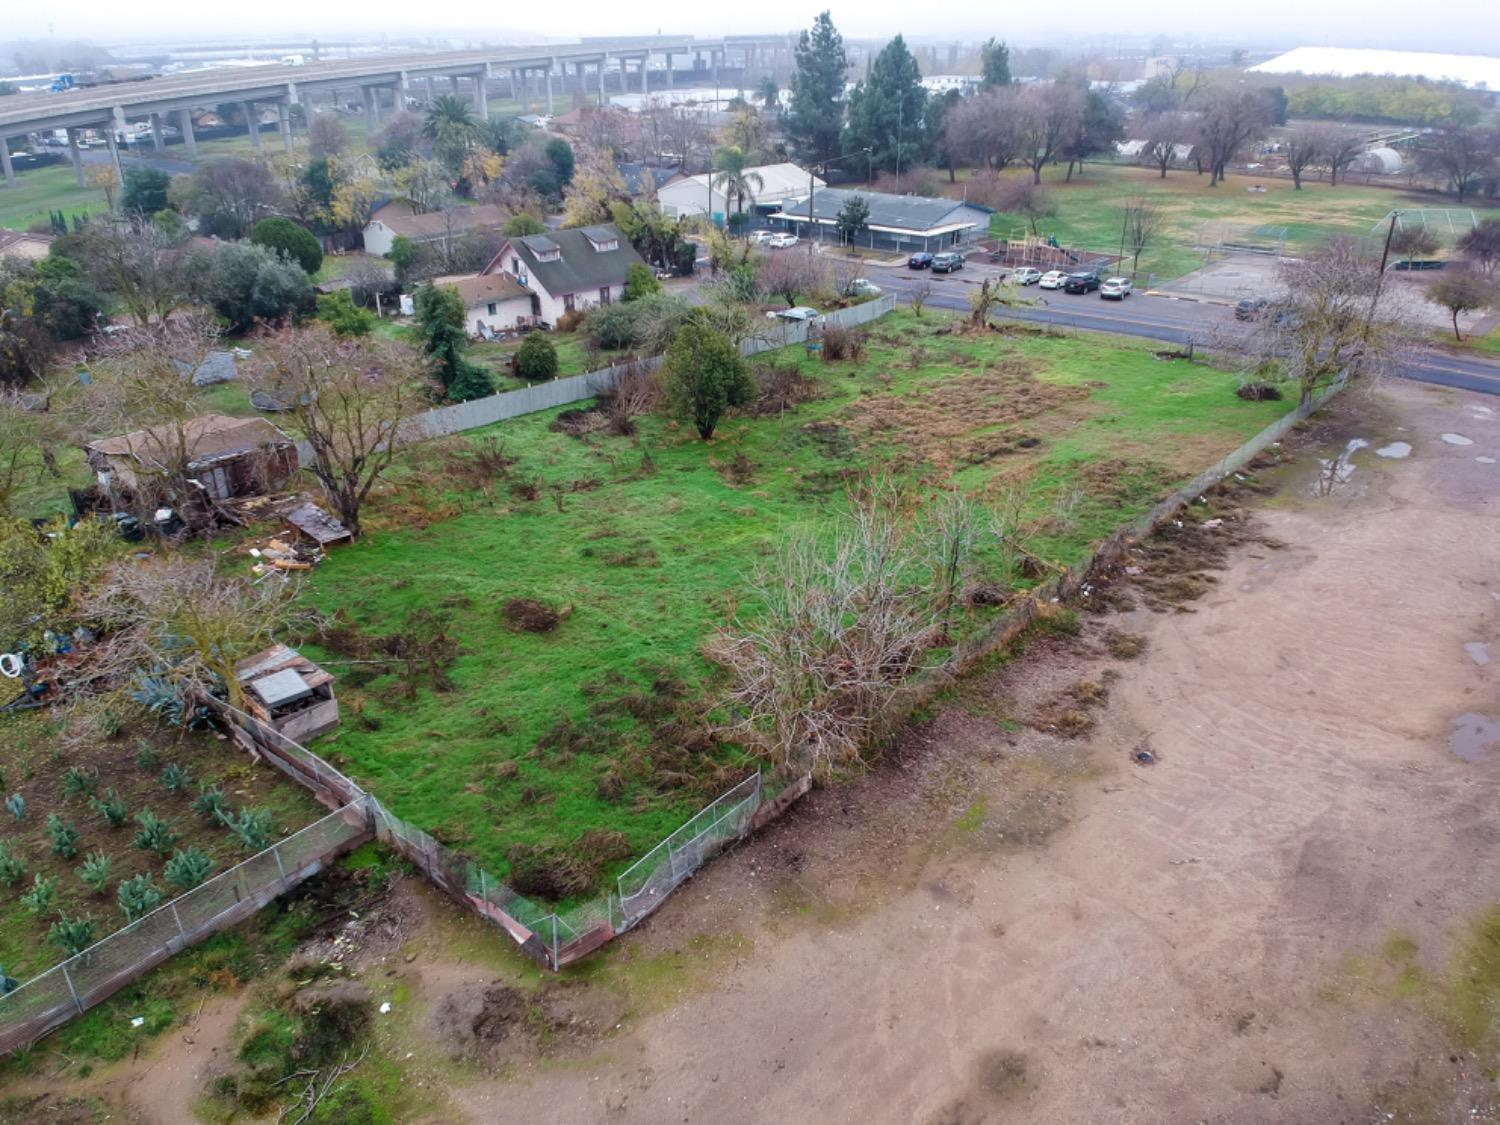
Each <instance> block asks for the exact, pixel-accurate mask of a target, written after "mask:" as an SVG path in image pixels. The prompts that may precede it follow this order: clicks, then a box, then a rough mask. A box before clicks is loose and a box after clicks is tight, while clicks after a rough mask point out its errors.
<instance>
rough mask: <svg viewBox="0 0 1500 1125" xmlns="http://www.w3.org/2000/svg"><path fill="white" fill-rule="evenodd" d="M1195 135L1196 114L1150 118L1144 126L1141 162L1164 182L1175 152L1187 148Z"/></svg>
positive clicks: (1183, 112) (1170, 113) (1176, 113)
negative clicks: (1152, 169) (1158, 174)
mask: <svg viewBox="0 0 1500 1125" xmlns="http://www.w3.org/2000/svg"><path fill="white" fill-rule="evenodd" d="M1197 134H1198V118H1197V115H1196V114H1192V113H1189V112H1187V111H1186V110H1180V109H1173V110H1167V111H1166V112H1165V113H1158V114H1154V115H1153V116H1152V117H1151V118H1150V119H1149V120H1148V121H1147V122H1146V136H1145V144H1144V145H1142V147H1141V159H1142V160H1143V161H1144V162H1145V163H1147V164H1149V165H1150V166H1151V167H1153V168H1155V169H1156V170H1157V171H1158V172H1159V173H1160V174H1161V178H1162V179H1163V180H1165V179H1166V178H1167V169H1169V168H1171V167H1172V164H1173V162H1174V161H1175V160H1176V159H1177V157H1178V150H1179V149H1182V148H1184V147H1191V145H1192V142H1193V139H1194V138H1195V137H1196V136H1197Z"/></svg>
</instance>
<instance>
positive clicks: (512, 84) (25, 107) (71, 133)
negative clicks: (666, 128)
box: [0, 35, 791, 185]
mask: <svg viewBox="0 0 1500 1125" xmlns="http://www.w3.org/2000/svg"><path fill="white" fill-rule="evenodd" d="M790 50H791V40H790V39H789V38H788V37H787V36H785V35H780V36H764V37H756V36H735V37H731V38H726V39H692V38H688V37H683V38H681V39H672V38H662V37H654V38H650V39H639V40H630V39H621V40H601V41H597V42H592V43H587V42H586V43H572V44H546V45H543V46H536V47H496V48H492V49H486V50H477V51H450V52H442V53H437V54H401V55H389V56H374V57H369V58H360V59H339V60H330V61H327V62H315V63H307V64H304V65H301V66H264V67H252V68H236V67H218V68H212V69H207V70H199V71H193V72H191V73H185V74H173V75H167V76H163V77H160V78H155V79H152V80H150V81H144V82H122V83H118V84H115V85H108V86H97V87H91V88H88V89H78V90H68V91H64V92H61V93H50V94H18V95H12V96H11V97H8V98H0V163H3V171H4V182H5V183H6V184H7V185H13V184H14V183H15V182H16V174H15V170H14V168H12V166H11V159H10V150H9V148H8V147H7V145H6V143H5V142H6V141H8V140H9V139H10V138H12V137H22V136H25V135H27V134H29V133H51V132H53V131H54V130H57V129H65V130H67V135H68V148H69V151H70V152H71V154H72V157H73V169H74V174H75V175H76V176H77V178H78V182H79V184H80V185H81V184H82V183H83V161H82V155H81V153H80V152H79V144H78V141H79V133H80V131H81V130H85V129H95V130H99V131H100V132H102V133H103V134H104V136H105V138H106V140H107V142H108V144H109V148H110V155H111V156H112V158H113V159H114V162H115V166H116V170H117V171H118V170H119V162H120V154H119V150H118V148H117V143H116V139H115V133H116V131H117V130H118V131H121V132H124V131H125V129H126V126H127V125H128V124H129V123H130V122H132V121H146V122H149V123H150V126H151V135H152V141H153V143H154V145H155V147H156V149H157V151H158V152H160V151H161V149H162V146H163V140H162V120H163V118H168V119H175V124H176V126H177V128H178V129H179V130H180V131H181V133H182V139H183V144H184V147H185V149H186V152H187V155H188V157H189V159H191V158H192V157H194V156H196V154H197V147H196V143H195V141H194V138H193V122H192V111H193V110H195V109H198V108H202V107H213V106H217V105H220V104H222V103H224V102H239V103H241V104H242V105H243V106H244V107H245V111H246V120H247V121H250V122H252V123H258V122H259V120H260V113H261V109H260V107H264V106H273V105H274V106H275V107H276V110H277V116H278V118H279V121H280V131H281V142H282V144H283V146H285V148H286V149H287V151H291V145H292V117H291V107H292V106H293V105H295V104H297V103H299V102H300V101H302V100H303V99H304V98H307V97H311V96H313V95H315V94H333V93H336V92H338V91H345V90H357V91H359V92H360V95H361V97H362V100H363V102H364V105H365V112H366V114H367V116H368V118H369V121H370V124H371V125H372V126H373V125H375V124H378V122H379V120H380V116H381V113H382V112H383V107H382V101H385V100H388V101H389V102H390V105H391V106H392V108H393V109H398V108H401V107H403V106H404V105H405V104H406V103H405V98H406V96H407V94H408V92H409V90H410V88H411V86H412V85H413V84H414V83H418V82H424V83H425V84H426V88H427V91H428V92H429V93H430V92H431V91H432V89H433V86H432V83H433V82H434V81H435V80H446V81H447V82H448V83H449V84H450V88H451V89H452V90H453V91H454V92H455V93H456V92H458V91H459V90H460V89H467V90H468V91H469V92H470V94H471V96H472V100H473V102H474V105H475V108H476V110H477V112H478V113H479V115H480V116H484V117H487V116H488V115H489V107H488V97H489V88H490V86H491V84H492V83H495V82H497V81H501V82H504V83H505V88H506V90H507V92H508V94H509V95H510V96H511V97H513V98H516V99H517V100H520V101H521V102H522V104H523V106H529V103H530V100H531V97H532V96H533V94H535V96H536V97H537V99H538V102H539V103H540V104H541V105H543V106H545V108H546V111H547V112H548V113H551V112H552V107H553V93H554V86H555V85H556V84H558V83H561V85H562V86H563V88H568V87H570V86H571V88H572V89H573V90H574V91H575V92H577V93H580V94H581V93H584V92H587V91H593V90H597V92H598V94H599V97H600V99H601V100H602V99H603V98H604V97H605V95H606V92H607V87H608V85H609V83H610V79H611V77H613V78H615V79H617V80H618V83H619V90H620V92H624V91H625V90H626V89H627V88H629V87H631V86H632V85H633V86H634V87H635V88H636V89H638V90H639V91H641V92H642V93H649V92H650V84H651V77H650V75H651V71H652V70H653V69H660V71H661V72H662V79H663V81H664V84H665V85H667V86H671V84H672V82H673V75H674V70H673V60H675V59H681V58H683V57H684V56H685V57H687V58H688V59H690V60H692V61H693V69H695V70H701V71H703V72H704V74H705V75H706V76H711V78H712V80H713V81H714V83H715V84H717V83H718V80H719V77H720V71H721V68H727V69H728V70H730V71H731V73H732V74H733V75H734V77H735V79H736V81H737V83H739V84H741V85H742V84H743V82H744V80H745V75H746V73H747V72H753V71H755V70H757V69H769V68H770V67H771V66H773V65H775V64H776V63H778V62H783V63H784V61H785V60H784V59H783V58H781V57H780V56H783V55H789V53H790ZM653 60H659V61H660V67H659V68H657V67H654V65H653ZM461 84H463V85H461ZM382 91H389V94H388V95H383V94H382ZM250 140H251V144H253V145H255V146H256V147H259V145H260V140H261V138H260V131H259V129H258V128H254V127H252V128H251V129H250Z"/></svg>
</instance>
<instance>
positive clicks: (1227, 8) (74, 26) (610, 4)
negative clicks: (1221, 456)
mask: <svg viewBox="0 0 1500 1125" xmlns="http://www.w3.org/2000/svg"><path fill="white" fill-rule="evenodd" d="M824 6H825V5H824V4H822V3H818V2H810V3H803V4H796V5H789V4H785V3H783V4H775V5H759V6H755V5H752V6H750V7H747V8H740V7H739V6H738V5H725V4H704V3H702V2H701V0H654V2H653V3H650V4H627V3H619V2H618V0H570V2H569V3H566V4H557V5H516V6H506V7H504V8H502V7H500V6H498V5H496V6H495V7H494V8H493V9H492V14H491V15H489V16H488V17H482V18H480V19H478V20H476V19H475V16H474V15H473V14H471V13H474V12H478V11H480V10H482V7H481V6H475V7H473V8H468V7H467V6H464V5H433V4H427V5H423V4H414V3H412V2H411V0H316V2H315V3H311V4H310V3H308V2H307V0H255V2H254V3H251V4H238V5H234V4H231V5H222V4H206V3H203V2H202V0H147V2H146V3H142V4H122V3H119V2H118V0H108V2H107V3H106V2H105V0H49V2H48V3H28V2H27V0H7V2H6V4H5V9H6V10H5V14H4V17H3V19H0V38H4V39H11V38H21V37H45V36H47V35H48V34H49V33H50V34H52V35H55V36H56V37H58V38H59V39H71V38H89V39H93V40H95V41H123V40H132V41H137V42H139V41H142V40H158V41H160V40H165V39H167V38H169V37H170V38H172V39H188V40H191V39H201V38H205V37H215V36H223V37H234V38H240V37H246V36H253V37H256V38H261V37H267V36H274V37H277V38H283V37H284V38H289V39H299V38H303V37H306V38H311V37H313V36H319V37H322V38H324V39H327V40H337V39H339V38H340V37H345V36H354V37H360V38H365V37H369V36H375V35H379V34H380V33H382V32H384V33H388V34H390V35H392V36H403V37H404V36H409V35H412V34H425V35H442V34H458V35H461V36H468V37H472V38H474V39H475V40H479V39H483V40H485V41H487V42H490V43H505V42H515V41H521V40H522V39H523V37H524V38H525V39H531V40H534V39H543V38H550V39H554V40H573V39H576V38H578V37H579V36H580V35H626V34H650V33H655V32H657V31H661V32H663V33H668V34H670V33H673V32H679V33H682V34H696V35H723V34H747V33H755V32H767V33H770V32H782V31H787V30H792V29H795V28H798V27H805V26H807V25H808V24H809V23H810V22H811V21H812V19H813V17H814V16H815V15H816V14H817V13H818V12H819V11H820V10H821V9H822V8H823V7H824ZM997 7H998V6H997V5H996V4H994V3H993V2H992V0H947V2H946V3H943V4H940V5H939V6H938V7H937V8H935V9H934V8H930V7H924V6H922V5H914V4H912V3H911V2H910V0H861V3H859V4H851V5H846V6H843V7H839V6H834V7H833V19H834V23H835V24H836V25H837V26H838V27H839V29H840V30H841V31H842V32H843V33H844V34H845V35H846V36H851V37H873V36H887V35H892V34H894V33H896V32H898V31H899V32H905V33H906V34H907V35H908V36H910V37H914V38H916V37H932V36H944V37H953V38H962V39H965V40H971V41H972V40H977V39H983V38H985V37H986V36H989V35H996V36H998V37H1000V38H1004V39H1009V40H1011V41H1013V42H1015V41H1020V42H1022V43H1029V42H1040V41H1043V40H1047V41H1053V42H1055V41H1057V40H1059V39H1066V38H1078V39H1082V40H1086V41H1090V42H1099V41H1101V40H1106V39H1107V38H1109V37H1110V36H1114V35H1128V36H1132V37H1143V36H1150V35H1153V34H1156V33H1162V34H1167V35H1174V34H1175V35H1207V36H1214V37H1223V38H1226V39H1232V40H1235V41H1238V42H1244V43H1246V44H1247V45H1252V46H1268V47H1284V46H1295V45H1298V44H1306V45H1317V46H1321V45H1329V46H1348V47H1403V46H1406V47H1411V48H1414V49H1418V48H1419V49H1423V50H1448V51H1455V52H1463V53H1486V52H1488V53H1496V54H1500V16H1497V15H1496V4H1495V0H1448V2H1447V3H1444V4H1442V5H1440V6H1439V8H1437V9H1435V11H1437V12H1440V13H1441V15H1437V16H1426V17H1422V18H1417V17H1416V16H1415V13H1414V11H1413V10H1411V9H1407V10H1405V11H1404V12H1399V13H1398V11H1393V10H1392V9H1389V8H1387V7H1386V6H1385V5H1383V4H1380V3H1378V2H1376V3H1372V2H1371V0H1254V2H1253V3H1232V2H1231V3H1226V2H1222V0H1221V2H1218V3H1214V2H1205V0H1147V2H1145V3H1139V2H1136V3H1118V2H1110V3H1104V2H1102V0H1078V2H1075V3H1072V4H1047V3H1032V4H1017V5H1006V9H1007V10H1005V11H998V10H997ZM445 12H451V15H445ZM1385 15H1398V18H1395V19H1387V18H1384V16H1385ZM470 21H474V22H470Z"/></svg>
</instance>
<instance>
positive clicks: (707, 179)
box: [656, 164, 828, 224]
mask: <svg viewBox="0 0 1500 1125" xmlns="http://www.w3.org/2000/svg"><path fill="white" fill-rule="evenodd" d="M752 172H753V173H754V174H755V175H757V176H759V177H760V182H761V186H760V187H759V188H756V189H755V193H754V195H753V196H751V197H749V198H747V199H746V200H745V205H744V209H745V210H746V211H749V212H751V213H752V214H753V213H755V212H756V211H757V210H758V211H760V212H761V213H762V214H764V213H766V212H767V211H773V210H775V209H776V206H777V205H779V204H780V203H781V201H782V200H783V199H786V198H788V197H789V196H793V195H803V196H805V195H806V194H807V192H808V185H809V179H808V173H807V169H805V168H799V167H797V165H795V164H762V165H760V166H759V167H756V168H746V169H745V175H746V176H747V177H748V176H749V175H750V174H751V173H752ZM751 183H752V184H753V183H754V181H753V180H752V181H751ZM811 186H812V190H814V191H822V190H823V188H825V187H827V186H828V185H827V184H825V183H824V182H823V181H822V180H820V179H819V178H818V177H817V176H813V177H812V178H811ZM656 201H657V205H658V206H659V207H660V208H661V212H662V214H663V215H667V216H669V217H670V218H674V219H676V218H681V217H683V216H684V215H702V214H704V213H705V212H706V211H709V210H710V209H712V218H713V221H714V222H715V223H720V224H722V223H723V222H724V217H725V216H726V215H728V214H729V212H730V208H731V207H735V208H736V209H737V208H738V202H739V201H738V200H727V199H725V198H724V192H723V191H722V189H720V187H719V185H718V184H717V183H716V182H715V181H714V174H713V173H710V172H704V173H702V174H701V175H697V176H683V177H681V178H679V179H674V180H672V181H671V182H669V183H666V184H663V185H662V186H661V187H659V188H657V189H656ZM710 201H711V202H710Z"/></svg>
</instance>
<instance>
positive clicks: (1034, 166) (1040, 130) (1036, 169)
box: [1012, 82, 1084, 184]
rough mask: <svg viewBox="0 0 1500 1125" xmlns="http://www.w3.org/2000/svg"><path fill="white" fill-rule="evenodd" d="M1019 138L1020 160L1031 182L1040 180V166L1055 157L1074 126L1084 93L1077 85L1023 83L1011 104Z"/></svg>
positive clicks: (1072, 131) (1079, 116) (1079, 112)
mask: <svg viewBox="0 0 1500 1125" xmlns="http://www.w3.org/2000/svg"><path fill="white" fill-rule="evenodd" d="M1012 108H1013V109H1014V112H1015V114H1016V123H1017V131H1018V134H1019V139H1020V152H1021V162H1022V163H1023V164H1025V165H1026V166H1027V167H1028V168H1030V169H1031V182H1032V183H1034V184H1039V183H1041V182H1042V169H1043V168H1045V167H1046V166H1047V165H1048V164H1051V163H1052V162H1053V161H1054V160H1055V159H1057V157H1058V155H1059V153H1061V151H1062V147H1063V143H1064V142H1065V141H1066V140H1067V138H1068V137H1070V136H1072V134H1073V133H1074V131H1075V130H1076V129H1077V128H1078V120H1079V118H1081V117H1082V116H1083V110H1084V97H1083V92H1082V91H1081V90H1079V89H1078V87H1076V86H1073V85H1070V84H1068V83H1063V82H1057V83H1053V84H1052V85H1050V86H1026V87H1023V88H1022V89H1021V90H1020V91H1018V92H1017V94H1016V96H1015V98H1014V102H1013V106H1012Z"/></svg>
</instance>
